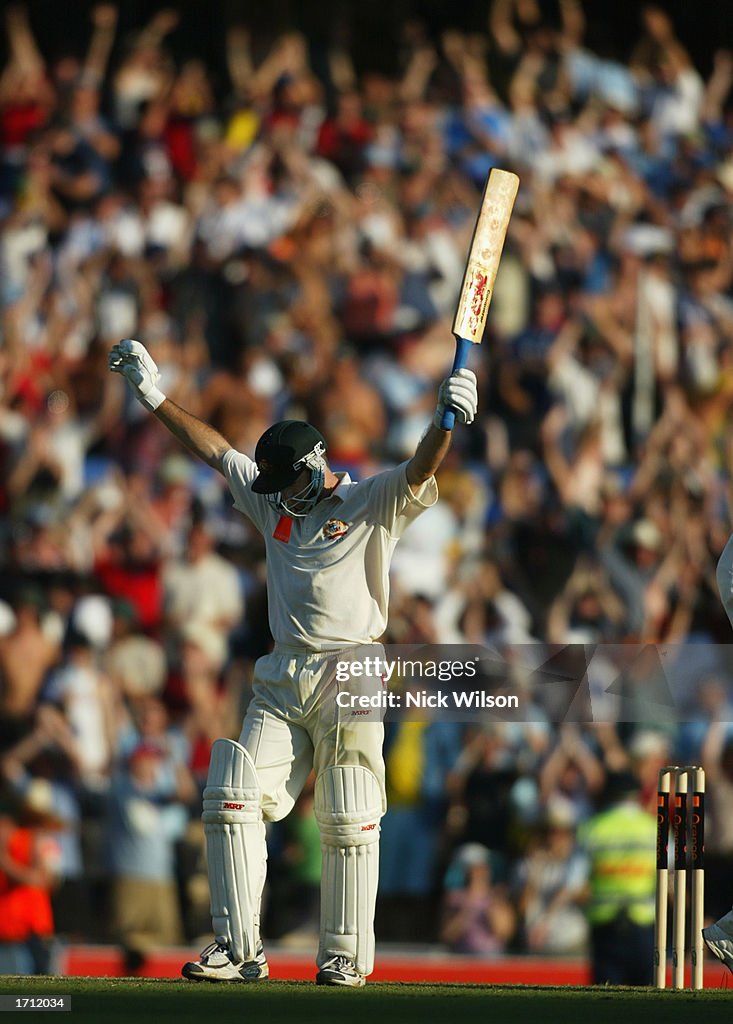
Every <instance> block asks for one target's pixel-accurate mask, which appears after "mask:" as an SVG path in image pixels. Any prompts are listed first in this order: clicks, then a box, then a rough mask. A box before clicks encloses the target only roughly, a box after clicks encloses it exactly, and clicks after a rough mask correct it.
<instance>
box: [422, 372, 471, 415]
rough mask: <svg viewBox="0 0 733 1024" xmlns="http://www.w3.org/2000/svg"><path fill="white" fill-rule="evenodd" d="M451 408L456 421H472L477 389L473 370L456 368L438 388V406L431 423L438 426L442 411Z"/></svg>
mask: <svg viewBox="0 0 733 1024" xmlns="http://www.w3.org/2000/svg"><path fill="white" fill-rule="evenodd" d="M446 409H453V411H454V412H455V414H456V422H457V423H473V421H474V420H475V419H476V412H477V411H478V389H477V387H476V374H475V373H474V372H473V370H456V371H455V373H452V374H451V375H450V377H446V378H445V380H444V381H443V383H442V384H441V385H440V387H439V388H438V406H437V408H436V410H435V415H434V416H433V424H434V425H435V426H436V427H439V428H440V424H441V422H442V420H443V413H444V412H445V410H446Z"/></svg>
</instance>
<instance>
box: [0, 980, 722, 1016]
mask: <svg viewBox="0 0 733 1024" xmlns="http://www.w3.org/2000/svg"><path fill="white" fill-rule="evenodd" d="M58 993H63V994H65V995H71V1006H72V1009H71V1014H70V1016H69V1017H67V1018H64V1017H62V1018H61V1020H62V1021H63V1020H74V1019H77V1018H80V1017H81V1018H87V1019H93V1020H94V1021H99V1022H100V1024H128V1022H129V1024H138V1022H140V1024H142V1021H143V1020H152V1021H154V1022H155V1024H158V1022H159V1021H168V1020H171V1021H173V1020H175V1021H176V1022H177V1024H220V1022H222V1024H223V1022H229V1021H232V1022H235V1021H236V1022H237V1024H250V1022H254V1021H257V1022H258V1024H259V1022H260V1021H261V1022H262V1024H300V1022H310V1021H319V1022H321V1021H337V1020H346V1021H348V1022H349V1024H352V1022H360V1021H363V1020H369V1021H371V1022H373V1024H398V1022H399V1024H432V1022H441V1024H443V1022H446V1024H448V1022H452V1021H456V1022H459V1024H463V1022H467V1024H473V1022H476V1024H479V1022H480V1024H492V1022H496V1024H555V1022H557V1024H565V1022H568V1024H575V1022H578V1024H580V1022H582V1024H587V1022H591V1024H653V1022H656V1021H660V1022H664V1024H677V1022H680V1024H683V1022H684V1024H691V1022H692V1021H694V1020H696V1019H699V1020H700V1021H704V1024H716V1022H718V1021H720V1022H723V1021H725V1022H726V1024H729V1022H730V1020H731V1014H732V1013H733V990H729V989H707V990H705V991H703V992H692V991H690V990H684V991H681V992H672V991H664V992H658V991H656V990H655V989H631V988H560V987H558V988H552V987H539V986H538V987H534V986H518V985H419V984H403V985H399V984H391V983H385V982H382V983H372V984H367V986H366V988H363V989H353V990H347V991H344V990H343V989H338V988H317V987H316V986H315V985H313V984H311V983H309V982H296V981H290V982H288V981H268V982H260V983H258V984H251V985H238V984H235V985H226V986H224V985H213V984H210V983H199V984H191V983H190V982H185V981H183V980H181V981H177V980H166V981H158V980H153V979H150V980H148V979H138V978H114V979H112V978H9V977H5V978H3V977H0V995H4V996H5V995H24V996H27V995H34V996H44V995H52V994H58ZM19 1017H20V1012H19V1011H16V1012H15V1013H14V1014H13V1016H11V1017H9V1018H6V1019H9V1020H14V1019H19ZM36 1019H37V1018H36Z"/></svg>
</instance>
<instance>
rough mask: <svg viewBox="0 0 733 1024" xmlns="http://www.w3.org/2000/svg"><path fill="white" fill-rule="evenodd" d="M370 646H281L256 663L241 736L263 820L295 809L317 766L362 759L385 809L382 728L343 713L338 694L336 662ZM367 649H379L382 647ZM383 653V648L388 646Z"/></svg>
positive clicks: (319, 771) (318, 769) (318, 772)
mask: <svg viewBox="0 0 733 1024" xmlns="http://www.w3.org/2000/svg"><path fill="white" fill-rule="evenodd" d="M365 650H366V648H353V647H352V648H346V649H345V650H343V651H329V652H328V653H326V654H321V653H308V652H306V651H303V650H295V649H292V648H281V647H278V648H276V649H275V651H274V652H273V653H272V654H267V655H265V656H264V657H263V658H260V659H259V660H258V661H257V663H256V664H255V679H254V686H253V696H252V700H251V701H250V704H249V707H248V708H247V713H246V715H245V717H244V722H243V724H242V732H241V735H240V737H239V742H240V743H241V744H242V746H243V747H244V748H245V749H246V750H247V752H248V753H249V755H250V757H251V758H252V760H253V761H254V765H255V768H256V769H257V780H258V782H259V786H260V791H261V793H262V814H263V817H264V819H265V821H280V819H281V818H284V817H285V816H286V815H288V814H289V813H290V811H291V810H292V809H293V806H294V804H295V801H296V800H297V799H298V796H299V795H300V792H301V790H302V788H303V785H304V784H305V780H306V779H307V778H308V775H309V773H310V771H311V769H314V770H315V773H316V778H317V777H318V776H319V775H321V774H322V773H323V772H324V771H325V769H326V768H331V767H334V766H344V765H358V766H361V767H363V768H367V769H369V771H371V772H372V774H373V775H374V777H375V778H376V780H377V783H378V785H379V789H380V792H381V797H382V813H384V811H385V810H386V806H387V803H386V797H385V789H384V759H383V756H382V745H383V741H384V727H383V726H382V723H381V722H375V721H368V722H365V721H364V720H363V719H360V718H353V719H349V718H348V716H345V715H343V713H342V715H343V720H342V721H339V709H338V705H337V704H336V694H337V692H338V690H339V689H344V688H345V686H344V685H342V684H339V683H338V682H336V679H335V670H336V663H337V661H348V660H352V659H357V658H358V657H360V656H363V654H364V651H365ZM368 650H369V651H370V653H371V654H372V655H373V654H374V653H375V652H379V651H381V648H379V647H378V646H377V645H371V646H370V647H369V648H368ZM382 654H383V652H382Z"/></svg>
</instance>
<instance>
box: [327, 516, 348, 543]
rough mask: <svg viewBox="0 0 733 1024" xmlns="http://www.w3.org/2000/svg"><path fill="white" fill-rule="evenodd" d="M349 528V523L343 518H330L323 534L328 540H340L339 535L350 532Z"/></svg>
mask: <svg viewBox="0 0 733 1024" xmlns="http://www.w3.org/2000/svg"><path fill="white" fill-rule="evenodd" d="M348 530H349V524H348V523H345V522H344V521H343V519H329V520H328V522H327V523H326V524H325V526H324V527H323V536H324V538H325V539H326V540H338V538H339V537H343V536H344V534H345V533H348Z"/></svg>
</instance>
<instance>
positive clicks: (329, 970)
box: [316, 956, 366, 988]
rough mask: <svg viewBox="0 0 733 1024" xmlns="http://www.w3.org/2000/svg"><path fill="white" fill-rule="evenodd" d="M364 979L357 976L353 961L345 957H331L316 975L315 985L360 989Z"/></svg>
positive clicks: (359, 975)
mask: <svg viewBox="0 0 733 1024" xmlns="http://www.w3.org/2000/svg"><path fill="white" fill-rule="evenodd" d="M365 982H366V978H365V977H364V976H363V975H362V974H359V972H358V971H357V969H356V966H355V964H354V961H353V960H349V958H348V957H345V956H332V957H331V959H330V960H327V961H326V963H325V964H324V965H323V966H322V967H321V968H320V970H319V971H318V974H317V975H316V985H345V986H346V987H347V988H361V986H362V985H364V984H365Z"/></svg>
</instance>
